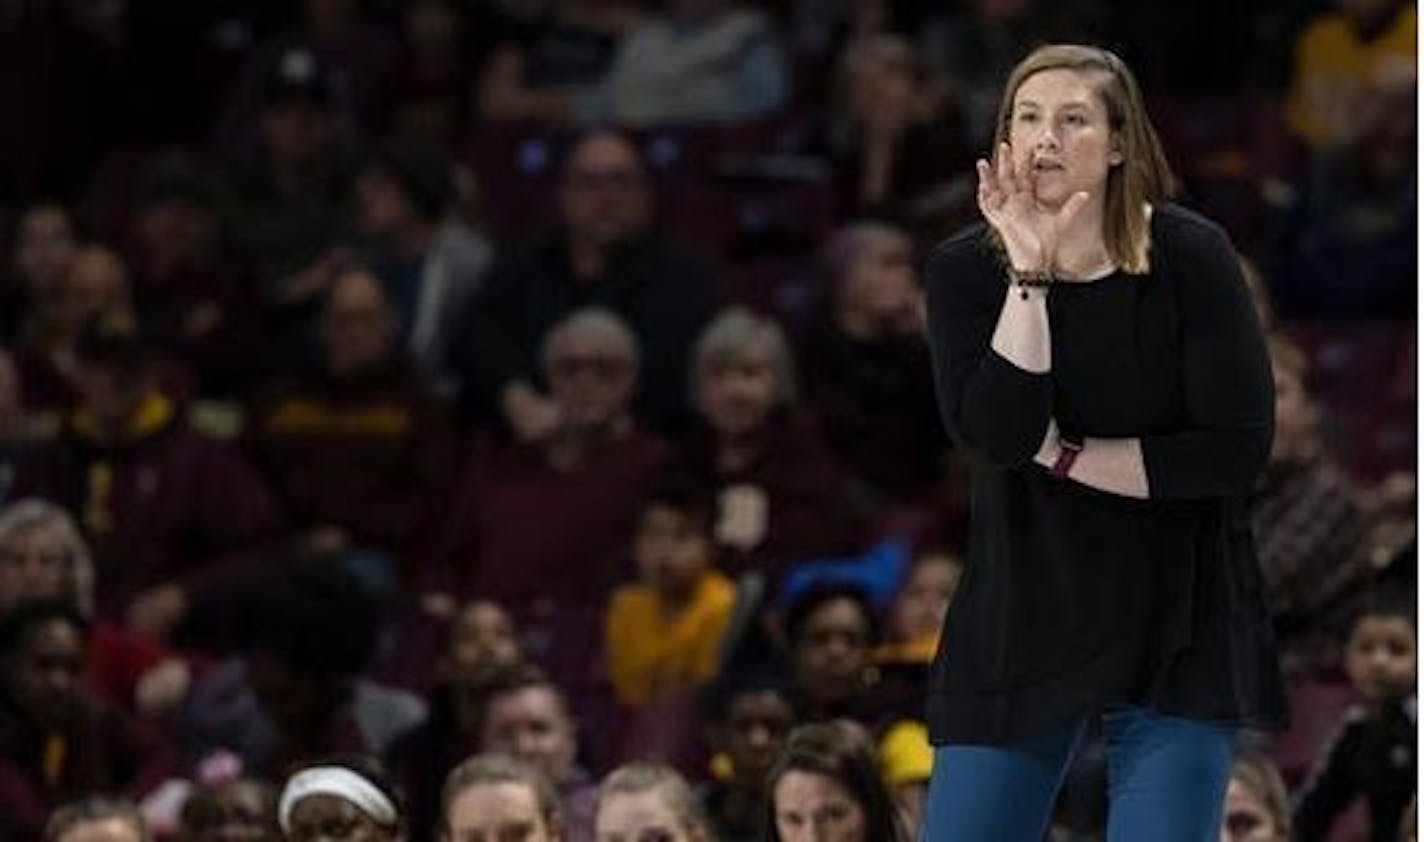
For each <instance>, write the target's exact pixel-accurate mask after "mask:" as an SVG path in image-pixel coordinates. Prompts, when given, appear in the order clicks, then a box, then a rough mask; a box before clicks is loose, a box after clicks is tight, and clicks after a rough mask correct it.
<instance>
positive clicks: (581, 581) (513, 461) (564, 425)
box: [438, 308, 670, 697]
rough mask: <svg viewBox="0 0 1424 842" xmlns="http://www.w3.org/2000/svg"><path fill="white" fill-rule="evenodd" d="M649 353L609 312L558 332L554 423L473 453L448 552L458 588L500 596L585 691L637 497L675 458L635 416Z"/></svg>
mask: <svg viewBox="0 0 1424 842" xmlns="http://www.w3.org/2000/svg"><path fill="white" fill-rule="evenodd" d="M641 356H642V353H640V350H639V347H638V344H637V340H636V339H635V338H634V336H633V333H632V332H631V331H630V330H629V328H628V326H627V325H626V324H625V323H624V322H623V320H622V319H620V318H618V317H617V316H615V315H613V314H612V313H611V312H609V311H607V310H602V309H597V308H589V309H583V310H579V311H577V312H574V313H571V314H570V315H568V316H567V317H565V318H564V319H562V320H560V321H559V322H558V323H557V324H555V325H554V326H553V327H552V328H550V330H549V331H548V334H547V335H546V337H545V340H544V345H543V353H542V355H541V357H542V362H543V370H544V375H545V379H546V381H547V382H548V383H549V387H550V398H549V401H550V402H549V403H548V404H547V406H546V408H547V409H548V410H549V411H550V412H551V417H550V418H549V419H547V420H548V422H549V423H550V424H551V425H553V426H552V428H551V429H550V430H549V431H547V432H546V433H545V434H544V435H543V436H542V437H541V439H540V440H538V441H535V442H530V443H519V444H514V445H511V446H506V447H503V448H501V449H498V450H495V451H493V452H491V453H488V454H484V453H477V454H476V455H475V457H474V458H473V459H472V462H471V466H470V469H469V473H468V475H467V477H466V479H465V485H464V488H463V491H462V492H461V494H460V496H459V498H458V500H457V502H456V505H455V509H454V513H453V517H452V519H451V526H450V529H449V533H448V535H447V538H446V540H445V542H444V548H443V550H442V552H441V553H440V555H439V560H440V562H441V565H440V567H441V570H440V571H438V572H440V573H443V574H447V575H453V576H454V578H455V580H456V585H457V588H458V592H459V593H461V594H465V595H472V596H479V597H482V598H487V599H494V600H498V601H499V602H501V603H502V604H504V605H505V606H506V607H507V608H508V609H509V610H510V611H511V613H512V614H513V615H514V617H515V618H516V620H517V621H518V623H519V625H520V627H521V628H523V629H526V630H527V631H528V632H530V633H531V634H533V635H537V636H540V637H542V638H543V640H544V643H543V644H542V645H541V646H540V647H538V648H536V649H534V650H531V652H530V655H531V656H532V657H534V658H536V659H537V660H539V662H540V663H542V664H544V665H545V666H547V667H548V668H549V669H550V670H551V671H552V672H553V674H554V675H555V677H556V679H557V680H558V681H559V683H560V684H561V685H563V686H566V687H569V688H571V689H572V690H574V691H575V692H576V693H578V694H579V695H580V697H583V696H584V693H583V691H584V690H585V689H587V688H588V685H589V684H590V682H601V681H602V680H603V679H602V675H601V673H597V674H596V673H594V671H593V670H592V668H591V667H592V664H593V662H594V660H595V655H596V653H597V652H598V650H599V648H600V643H601V641H602V634H601V632H602V629H603V614H604V609H605V601H606V600H607V598H608V595H609V594H610V593H611V592H612V590H613V588H614V587H615V586H616V584H617V583H618V582H620V581H622V579H623V578H624V577H625V575H626V569H627V566H628V550H629V547H628V543H629V538H630V536H631V534H632V531H633V530H632V525H633V520H634V518H635V516H636V513H637V504H638V500H639V499H640V498H641V497H642V495H643V493H644V491H645V489H646V488H647V487H648V485H649V484H650V483H651V482H652V481H653V480H654V478H655V477H656V476H658V475H659V474H660V473H661V472H662V470H663V467H664V466H665V465H666V464H667V462H668V460H669V458H670V452H669V449H668V448H667V446H666V445H664V444H663V443H662V441H660V440H659V439H657V438H655V437H653V436H652V435H650V434H648V433H645V432H643V431H642V430H640V429H638V427H637V425H636V424H635V423H634V421H633V417H632V412H631V402H632V397H633V392H634V388H635V384H636V383H637V380H638V371H639V359H640V357H641ZM541 400H542V399H541ZM541 423H542V422H541Z"/></svg>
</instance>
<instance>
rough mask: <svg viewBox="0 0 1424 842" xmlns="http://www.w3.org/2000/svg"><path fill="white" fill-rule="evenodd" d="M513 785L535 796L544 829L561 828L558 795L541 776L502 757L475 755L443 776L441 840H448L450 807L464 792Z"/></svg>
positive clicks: (539, 773) (561, 814)
mask: <svg viewBox="0 0 1424 842" xmlns="http://www.w3.org/2000/svg"><path fill="white" fill-rule="evenodd" d="M495 784H516V785H518V786H523V787H526V788H527V789H528V790H529V792H530V794H532V795H533V796H534V803H535V804H536V806H537V809H538V810H539V817H540V818H541V819H542V820H543V822H544V827H545V828H547V829H548V830H550V831H558V830H560V829H561V828H562V827H563V823H564V810H563V805H562V804H561V803H560V800H559V794H558V792H557V791H556V790H555V789H554V785H553V784H552V783H551V782H550V781H549V779H548V778H547V777H545V775H544V773H543V772H541V771H539V770H538V769H536V768H534V767H533V766H531V765H530V764H528V763H526V762H524V761H522V760H517V759H515V758H513V757H509V756H506V755H503V754H476V755H474V756H472V757H467V758H465V760H464V762H462V763H461V764H460V765H459V766H456V767H455V768H454V769H451V770H450V773H449V774H448V775H446V776H445V783H444V785H443V786H442V787H441V788H440V821H439V822H438V827H439V828H440V830H441V836H442V837H443V838H447V839H448V838H449V837H450V808H451V807H453V806H454V804H455V801H456V800H458V799H459V797H460V796H461V795H463V794H465V792H466V791H467V790H470V789H474V788H475V787H477V786H492V785H495Z"/></svg>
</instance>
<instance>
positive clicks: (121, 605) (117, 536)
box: [17, 311, 276, 638]
mask: <svg viewBox="0 0 1424 842" xmlns="http://www.w3.org/2000/svg"><path fill="white" fill-rule="evenodd" d="M77 358H78V366H77V369H76V374H77V384H78V388H79V393H80V404H79V406H78V408H77V409H76V411H75V412H74V413H73V414H72V415H71V416H70V417H69V418H68V419H67V421H66V424H65V427H64V430H63V432H62V434H61V436H60V438H59V439H58V440H56V441H55V442H53V443H52V444H50V445H49V446H47V447H46V448H44V449H43V450H42V451H41V452H39V453H37V454H36V456H35V459H34V460H33V461H32V462H31V464H30V465H29V466H28V467H27V469H26V472H25V473H24V474H22V475H21V478H20V480H19V482H18V484H17V485H18V488H19V489H20V490H21V491H22V492H23V493H28V494H33V495H35V496H39V497H43V498H45V499H48V500H51V501H53V502H55V503H58V504H59V505H61V506H63V507H64V508H65V509H67V510H68V511H72V512H78V513H80V516H79V520H80V523H81V525H82V526H83V528H84V532H85V536H86V537H87V538H88V540H89V544H90V547H91V548H92V550H93V552H94V558H95V563H96V565H97V568H98V570H99V573H100V575H101V577H102V578H103V580H104V589H103V592H102V593H100V594H99V595H98V596H99V600H98V603H99V604H98V608H99V612H100V614H101V615H105V616H109V617H122V616H125V615H127V623H128V624H129V626H130V627H132V628H133V629H135V630H136V631H140V632H143V633H147V634H150V635H152V636H155V637H158V638H164V637H167V636H168V635H169V634H170V633H171V632H173V631H174V630H175V629H176V628H177V627H178V626H179V624H180V623H181V622H182V621H183V620H184V619H185V617H187V616H188V614H189V609H190V608H191V607H193V606H194V605H195V604H197V603H200V602H202V601H204V600H206V599H207V598H208V597H209V596H213V595H216V594H218V593H219V592H221V590H222V589H223V588H224V586H225V583H226V582H229V581H231V577H232V576H233V575H235V574H237V573H238V572H239V571H240V570H241V568H242V566H243V561H242V560H241V557H240V553H242V552H243V551H250V550H252V549H255V548H256V547H258V546H260V545H261V544H262V542H264V541H266V540H267V539H268V538H270V537H271V535H272V533H273V531H274V529H275V526H276V515H275V512H274V511H273V509H272V503H271V501H270V499H269V498H268V496H267V491H266V489H265V488H263V487H262V484H261V483H260V482H259V480H258V479H257V476H256V475H255V474H254V473H252V471H251V470H250V469H249V468H248V467H247V465H246V464H245V463H243V462H242V461H241V460H240V459H239V458H238V457H237V456H236V455H235V454H234V453H232V452H231V451H229V450H228V449H227V448H226V447H224V446H222V445H221V444H219V443H218V442H216V441H213V440H211V439H208V438H206V437H203V436H200V435H198V434H196V433H194V432H191V431H190V430H189V429H187V426H186V424H185V420H186V419H185V418H184V416H183V414H182V412H181V411H180V410H179V407H177V406H176V405H175V404H174V402H173V401H172V400H171V399H170V398H169V397H168V396H166V395H165V394H164V393H163V392H162V391H160V389H159V387H158V385H157V382H156V375H155V369H154V364H153V361H152V359H151V352H150V348H149V346H148V345H147V343H146V341H145V339H144V337H143V336H142V335H141V334H140V333H139V331H138V328H137V326H136V325H135V324H134V322H133V320H132V318H131V317H129V316H128V315H127V314H125V313H122V312H114V311H110V312H106V313H103V314H101V315H99V316H97V317H95V318H94V319H92V320H91V321H90V322H89V324H88V325H87V326H86V327H85V329H84V332H83V334H82V335H81V337H80V339H79V343H78V348H77Z"/></svg>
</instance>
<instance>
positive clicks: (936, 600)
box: [894, 556, 960, 640]
mask: <svg viewBox="0 0 1424 842" xmlns="http://www.w3.org/2000/svg"><path fill="white" fill-rule="evenodd" d="M959 573H960V568H959V565H958V563H957V562H955V560H954V559H952V558H949V557H948V556H931V557H929V558H925V559H923V560H922V561H920V563H919V564H918V565H916V566H915V569H914V571H913V572H911V573H910V579H909V581H907V582H905V587H904V589H903V590H901V591H900V595H899V596H898V597H897V598H896V599H895V608H894V623H895V633H896V634H897V635H898V636H899V637H900V638H902V639H904V640H912V639H914V638H916V637H920V636H922V635H927V634H938V633H939V631H940V627H941V626H943V625H944V615H945V613H946V612H947V611H949V603H950V600H951V599H953V598H954V589H955V588H956V587H958V585H959Z"/></svg>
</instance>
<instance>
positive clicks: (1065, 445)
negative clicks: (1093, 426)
mask: <svg viewBox="0 0 1424 842" xmlns="http://www.w3.org/2000/svg"><path fill="white" fill-rule="evenodd" d="M1082 452H1083V441H1082V440H1081V439H1076V438H1069V437H1067V436H1059V437H1058V458H1057V459H1055V460H1053V467H1052V468H1049V469H1048V472H1049V473H1050V474H1052V475H1054V476H1055V477H1059V478H1066V477H1067V476H1068V472H1069V471H1071V470H1072V469H1073V463H1074V462H1075V461H1076V460H1077V459H1078V454H1079V453H1082Z"/></svg>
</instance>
